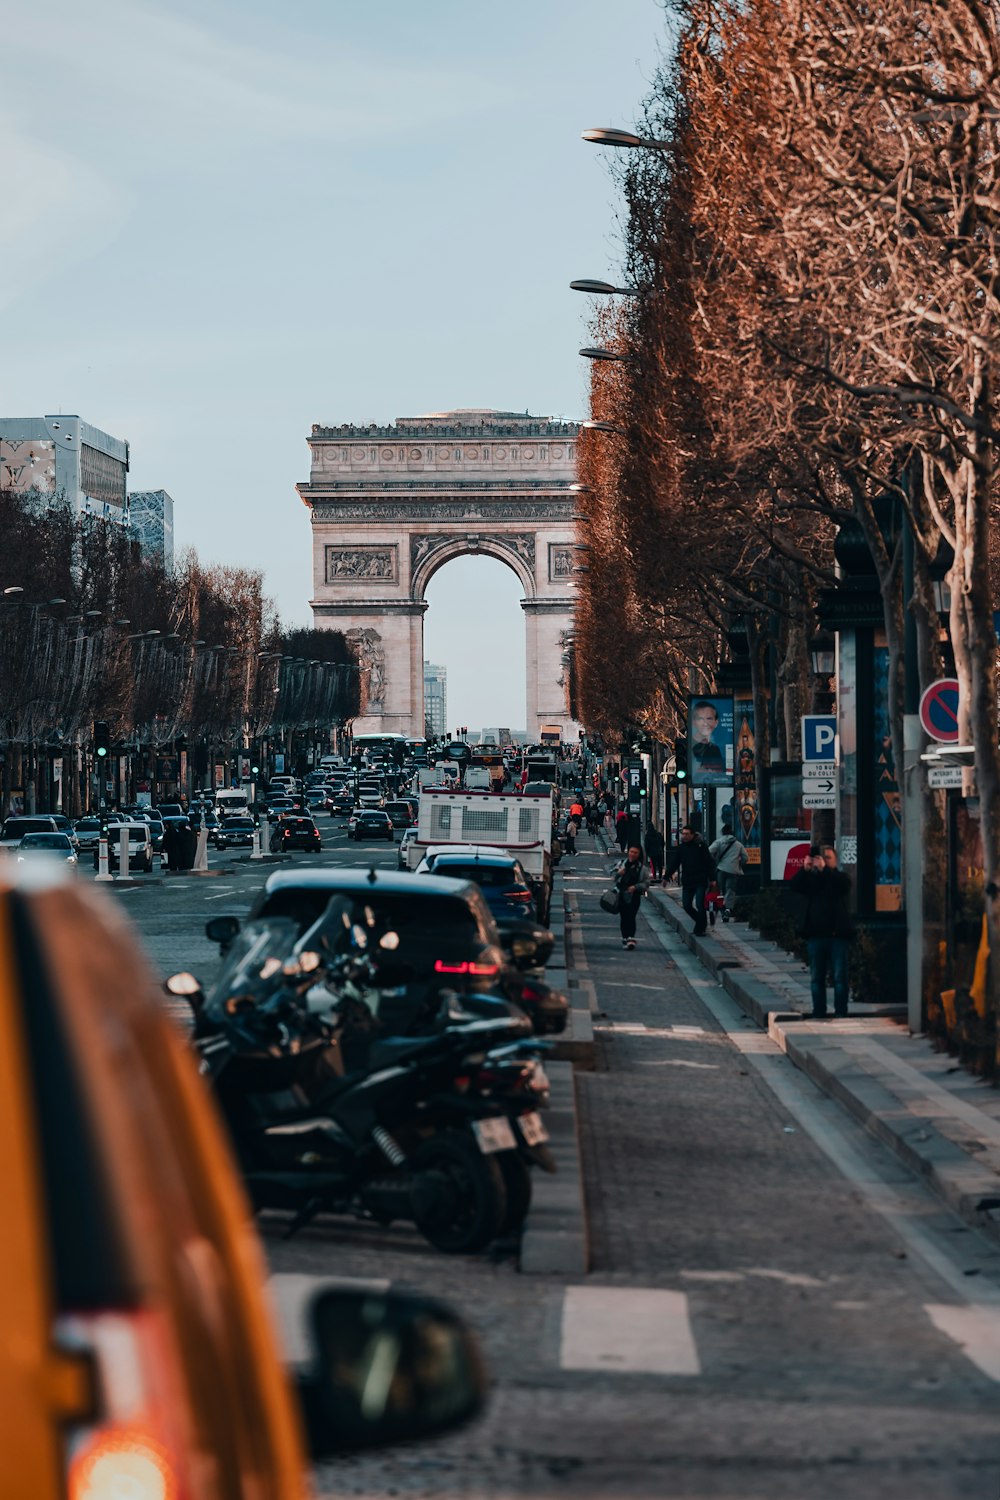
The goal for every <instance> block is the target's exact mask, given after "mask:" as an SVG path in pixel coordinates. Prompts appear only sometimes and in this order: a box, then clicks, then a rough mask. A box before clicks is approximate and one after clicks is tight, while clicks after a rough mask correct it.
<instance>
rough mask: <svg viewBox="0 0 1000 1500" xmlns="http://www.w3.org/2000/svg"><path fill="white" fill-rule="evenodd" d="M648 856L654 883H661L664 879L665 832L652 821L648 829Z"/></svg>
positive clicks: (646, 842) (646, 839)
mask: <svg viewBox="0 0 1000 1500" xmlns="http://www.w3.org/2000/svg"><path fill="white" fill-rule="evenodd" d="M645 845H646V858H647V859H648V860H649V868H650V871H651V873H652V876H653V883H654V885H659V883H660V881H661V880H662V879H663V853H664V844H663V834H662V833H661V832H660V830H659V829H658V828H657V826H656V824H655V823H650V825H649V827H648V828H647V829H646V838H645Z"/></svg>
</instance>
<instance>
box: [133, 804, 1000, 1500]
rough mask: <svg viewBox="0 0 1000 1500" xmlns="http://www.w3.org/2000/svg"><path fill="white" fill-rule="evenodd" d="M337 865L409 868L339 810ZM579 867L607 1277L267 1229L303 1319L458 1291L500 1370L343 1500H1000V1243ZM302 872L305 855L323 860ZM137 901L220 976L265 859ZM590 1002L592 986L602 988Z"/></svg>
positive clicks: (177, 963) (343, 1491) (583, 860)
mask: <svg viewBox="0 0 1000 1500" xmlns="http://www.w3.org/2000/svg"><path fill="white" fill-rule="evenodd" d="M321 826H322V827H323V829H324V835H325V837H324V844H325V847H324V853H323V855H322V856H321V858H322V860H323V861H324V862H327V861H329V862H332V863H336V864H345V863H363V862H365V861H367V860H369V859H370V860H371V861H372V862H374V863H375V864H376V865H378V866H385V865H391V864H393V863H394V861H395V849H393V850H392V851H390V850H389V849H388V847H387V846H385V845H382V844H372V845H361V846H358V845H354V844H348V843H347V840H346V836H345V833H344V831H343V830H342V829H340V828H338V827H337V826H336V825H332V826H331V825H330V824H329V823H328V822H327V821H326V820H324V821H323V824H322V825H321ZM580 845H581V849H582V851H583V852H582V853H581V855H580V857H579V858H578V859H577V860H576V861H574V862H572V865H571V867H570V868H569V869H568V870H567V871H566V873H565V878H564V882H563V884H564V893H565V899H566V901H567V903H568V905H569V909H570V912H571V915H572V922H571V931H572V932H573V933H574V942H573V949H572V959H573V967H572V968H571V970H570V978H571V981H572V982H573V983H574V985H575V987H577V988H578V989H580V990H581V992H584V993H589V994H592V995H593V996H594V1000H595V1005H596V1008H597V1009H598V1011H599V1014H598V1016H597V1023H596V1024H597V1035H598V1039H599V1053H600V1068H599V1071H597V1072H596V1073H591V1074H585V1075H578V1097H579V1110H580V1129H581V1138H582V1145H583V1154H584V1164H585V1177H586V1190H587V1206H588V1212H589V1218H590V1228H591V1239H592V1251H593V1268H592V1271H591V1274H590V1275H589V1276H588V1277H585V1278H584V1277H579V1278H575V1279H574V1281H573V1282H572V1283H567V1282H565V1281H563V1280H561V1279H559V1278H556V1277H527V1276H522V1275H520V1273H519V1272H518V1270H517V1266H516V1261H515V1259H514V1257H513V1255H512V1254H496V1255H494V1256H480V1257H457V1258H450V1257H445V1256H441V1255H437V1254H435V1253H434V1252H433V1251H431V1250H430V1249H429V1248H428V1247H427V1246H426V1245H425V1244H424V1242H423V1241H422V1240H421V1239H420V1238H419V1236H417V1235H416V1233H415V1232H414V1231H412V1230H410V1229H407V1228H394V1229H390V1230H387V1231H381V1230H379V1231H376V1230H374V1229H372V1228H370V1227H368V1226H365V1225H360V1224H357V1223H354V1222H351V1221H348V1220H343V1221H333V1220H329V1221H325V1222H323V1223H321V1224H317V1225H314V1226H312V1227H310V1228H309V1229H307V1230H305V1231H303V1232H302V1233H301V1234H300V1235H299V1236H298V1237H296V1238H295V1239H294V1240H291V1241H287V1240H284V1239H283V1238H281V1231H280V1226H278V1225H277V1224H274V1223H271V1224H268V1223H266V1222H265V1223H264V1225H263V1231H264V1236H265V1243H266V1246H267V1251H268V1255H269V1258H270V1262H271V1266H272V1270H273V1271H274V1272H275V1273H276V1279H275V1288H276V1291H277V1292H278V1294H279V1297H280V1298H281V1299H282V1300H284V1301H286V1302H288V1300H289V1299H292V1300H294V1298H295V1297H297V1296H299V1295H301V1293H302V1290H303V1288H304V1287H308V1286H309V1285H311V1278H314V1277H323V1276H330V1275H335V1276H348V1277H362V1278H371V1277H378V1278H385V1279H387V1280H389V1281H392V1282H396V1283H401V1284H406V1285H408V1286H412V1287H418V1288H421V1289H423V1290H425V1291H428V1292H433V1293H436V1294H440V1295H442V1296H444V1297H446V1298H447V1299H448V1300H449V1301H451V1302H452V1303H453V1304H455V1305H457V1306H458V1307H459V1308H460V1309H461V1310H462V1312H463V1313H464V1314H465V1316H466V1317H467V1318H468V1319H469V1321H470V1322H471V1323H472V1324H473V1325H474V1326H475V1327H476V1328H477V1330H478V1331H479V1334H480V1337H481V1339H482V1342H483V1345H484V1348H485V1351H486V1356H487V1360H488V1363H489V1366H490V1368H491V1371H492V1373H493V1378H494V1382H495V1384H494V1390H493V1394H492V1397H491V1401H490V1405H489V1409H488V1412H487V1414H486V1415H485V1417H484V1418H483V1419H482V1420H481V1421H480V1422H478V1423H477V1424H476V1425H475V1426H474V1427H472V1428H470V1429H469V1430H468V1431H467V1432H463V1433H459V1434H456V1435H454V1436H453V1437H451V1438H449V1439H447V1440H444V1441H441V1442H435V1443H432V1444H428V1445H426V1446H414V1447H411V1448H407V1449H400V1450H395V1451H389V1452H385V1453H381V1454H375V1455H367V1456H361V1457H358V1458H354V1459H350V1460H342V1461H340V1462H338V1463H336V1464H328V1465H324V1466H323V1467H322V1468H321V1469H320V1470H319V1471H318V1472H317V1475H316V1486H317V1490H318V1491H319V1493H321V1494H322V1495H324V1496H334V1495H363V1496H370V1497H373V1500H374V1497H379V1500H381V1497H388V1496H390V1495H400V1496H446V1497H453V1496H454V1497H457V1496H468V1497H487V1496H489V1497H501V1496H511V1497H513V1496H522V1497H538V1500H541V1497H550V1496H562V1495H578V1494H586V1495H600V1496H608V1497H610V1496H618V1495H634V1496H642V1497H654V1496H656V1497H671V1500H750V1497H761V1500H763V1497H767V1500H804V1497H806V1496H809V1497H819V1500H848V1497H850V1500H858V1497H864V1500H950V1497H956V1500H957V1497H961V1500H996V1496H997V1494H998V1493H1000V1422H998V1397H1000V1384H998V1383H1000V1269H998V1264H997V1261H998V1257H997V1254H996V1252H994V1251H993V1250H992V1248H991V1247H990V1246H989V1245H988V1244H986V1243H985V1242H983V1241H982V1240H980V1239H979V1237H978V1236H977V1235H976V1234H975V1233H974V1232H973V1231H971V1230H969V1229H968V1228H966V1227H965V1226H964V1225H962V1224H961V1223H960V1222H959V1221H958V1220H955V1219H953V1218H952V1217H951V1215H949V1214H948V1213H947V1211H945V1210H943V1209H942V1207H941V1205H940V1204H939V1202H938V1201H937V1200H936V1199H934V1198H932V1197H931V1196H930V1195H929V1194H927V1193H926V1191H925V1190H924V1188H923V1187H922V1185H921V1184H920V1183H919V1182H917V1181H915V1180H914V1179H913V1178H912V1177H911V1176H910V1175H909V1174H908V1173H907V1172H906V1171H905V1169H904V1168H903V1167H901V1166H900V1164H899V1163H898V1162H897V1161H895V1160H894V1159H891V1158H889V1157H888V1156H887V1155H886V1153H885V1152H884V1151H883V1150H882V1148H881V1147H879V1146H878V1145H877V1144H876V1143H875V1142H874V1141H872V1140H870V1139H869V1138H868V1137H866V1136H865V1135H864V1133H863V1132H862V1131H861V1130H860V1129H859V1128H858V1127H857V1126H856V1125H854V1124H853V1122H851V1121H850V1120H848V1119H847V1117H846V1116H844V1115H842V1114H841V1112H840V1110H839V1109H838V1107H837V1106H836V1105H835V1104H833V1103H832V1102H830V1101H829V1100H827V1099H826V1098H824V1097H823V1096H821V1095H820V1094H818V1093H817V1092H816V1091H815V1090H814V1089H813V1088H812V1086H811V1085H810V1084H809V1082H808V1080H806V1079H805V1078H803V1077H802V1075H800V1074H798V1073H796V1072H795V1070H794V1069H793V1068H792V1067H791V1066H790V1065H789V1064H788V1063H787V1061H786V1059H785V1058H784V1057H783V1056H782V1055H781V1054H780V1052H778V1050H777V1048H775V1047H774V1046H773V1044H772V1043H770V1042H769V1040H768V1039H767V1038H766V1037H765V1036H763V1035H762V1034H760V1033H759V1032H757V1031H756V1030H755V1029H754V1028H753V1027H752V1026H750V1025H749V1024H748V1023H747V1022H746V1021H745V1020H744V1019H743V1017H742V1016H741V1015H740V1014H739V1013H738V1012H737V1011H736V1010H735V1008H734V1007H733V1006H732V1004H731V1002H729V1001H728V998H727V997H726V996H725V995H723V994H722V992H721V991H719V990H718V988H717V987H716V986H714V985H712V984H711V983H710V982H709V981H708V980H706V979H705V977H704V975H703V974H702V972H701V971H700V970H699V969H697V967H696V966H694V965H693V963H692V962H691V961H690V959H689V957H688V955H687V954H686V951H685V950H683V949H682V948H681V946H680V945H679V944H677V943H676V942H675V940H673V939H672V938H671V936H670V935H669V934H668V933H667V932H666V930H665V928H664V927H663V924H662V923H660V922H659V921H658V920H657V919H655V918H652V917H650V918H649V919H646V918H643V919H642V920H641V921H640V928H639V936H640V943H639V947H638V949H637V950H636V951H635V952H633V953H623V952H622V951H621V947H620V943H619V939H618V934H617V924H616V920H615V919H614V918H610V917H607V916H605V915H604V914H603V913H601V912H600V911H599V909H598V906H597V897H598V894H599V892H600V890H601V888H602V882H603V881H604V880H605V879H606V861H604V860H603V858H602V857H601V856H599V855H598V854H597V853H596V852H595V851H593V849H592V845H591V841H590V840H589V839H587V838H582V839H581V841H580ZM293 858H295V859H302V860H303V861H305V860H306V856H304V855H295V856H293ZM212 866H213V870H218V872H219V873H217V874H214V873H213V874H212V875H210V876H209V877H207V878H202V879H192V878H176V879H173V880H170V879H166V880H164V881H163V882H161V883H159V884H153V883H152V882H150V883H149V884H148V885H147V886H145V887H138V888H137V889H136V890H134V891H120V892H119V893H118V899H120V900H121V902H122V904H123V905H124V906H125V907H126V909H127V910H128V911H129V912H130V913H131V915H132V916H133V918H134V919H135V921H136V922H137V923H138V925H139V927H140V929H141V932H142V934H143V936H144V938H145V940H146V943H147V947H148V948H149V949H150V951H151V953H152V955H153V958H154V960H155V962H156V963H157V965H158V966H159V968H160V969H161V970H162V971H163V972H164V973H167V972H170V971H172V970H175V969H179V968H191V969H193V970H194V971H195V972H196V973H198V974H200V975H201V976H202V977H204V978H210V977H211V973H212V971H213V968H214V965H215V963H216V962H217V955H216V953H215V950H214V948H213V946H212V945H211V944H209V943H208V942H207V940H206V939H205V938H204V936H203V935H202V928H203V924H204V921H205V919H206V917H207V916H210V915H212V914H214V913H219V912H228V911H232V912H234V913H236V914H238V915H242V914H243V913H245V911H246V909H247V907H248V905H249V903H250V901H251V899H252V896H253V893H254V892H255V890H256V889H257V888H258V886H259V884H260V882H261V880H262V879H263V874H264V872H266V869H267V868H268V867H266V866H265V867H263V870H262V867H261V866H259V865H252V864H250V863H249V862H247V861H246V860H245V859H243V860H238V859H234V858H232V857H230V858H229V859H226V860H225V861H223V860H221V859H220V858H219V857H218V856H213V859H212ZM591 986H592V987H593V988H592V989H591V988H590V987H591Z"/></svg>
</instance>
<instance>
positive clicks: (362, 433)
mask: <svg viewBox="0 0 1000 1500" xmlns="http://www.w3.org/2000/svg"><path fill="white" fill-rule="evenodd" d="M464 415H465V413H464V412H442V413H440V415H432V416H426V417H397V418H396V421H395V422H392V423H387V424H384V425H383V424H380V423H377V422H373V423H371V425H369V426H362V425H359V424H357V423H354V422H344V423H342V424H341V425H340V426H338V427H324V426H322V424H320V423H318V422H315V423H313V427H312V431H311V433H310V436H309V441H310V442H313V441H317V442H344V441H350V440H351V439H356V440H360V441H367V440H369V439H372V438H376V439H379V440H382V441H385V440H392V439H393V438H395V439H396V440H397V441H399V440H405V441H407V442H412V441H413V440H414V439H415V438H420V439H422V440H423V441H426V442H433V441H434V440H435V439H440V440H442V441H445V440H449V441H450V440H451V439H453V438H476V439H478V440H479V441H480V442H482V441H483V440H484V439H487V438H501V437H502V438H527V437H536V438H537V437H552V438H557V437H561V438H570V437H577V436H578V435H579V432H580V424H579V422H558V421H556V422H554V421H552V420H551V418H549V417H534V416H530V415H529V414H528V413H527V412H526V413H524V414H523V415H522V414H521V413H519V412H507V411H501V412H482V413H479V412H474V413H473V412H470V413H469V415H470V416H480V415H481V416H483V417H487V418H495V419H496V420H492V421H491V420H487V421H481V422H463V421H453V422H450V421H448V420H447V418H449V417H456V418H461V417H463V416H464Z"/></svg>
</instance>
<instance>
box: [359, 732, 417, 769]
mask: <svg viewBox="0 0 1000 1500" xmlns="http://www.w3.org/2000/svg"><path fill="white" fill-rule="evenodd" d="M351 752H352V753H351V764H352V765H354V766H359V765H360V764H361V758H362V756H365V757H366V758H367V759H368V761H370V762H372V763H374V762H375V761H382V762H388V763H389V764H390V765H394V766H401V765H402V764H403V761H404V760H405V759H406V735H405V734H356V735H354V737H353V739H352V740H351Z"/></svg>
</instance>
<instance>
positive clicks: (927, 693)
mask: <svg viewBox="0 0 1000 1500" xmlns="http://www.w3.org/2000/svg"><path fill="white" fill-rule="evenodd" d="M920 722H921V724H922V725H923V726H924V729H925V730H926V731H927V733H928V734H929V735H930V737H931V739H932V740H937V741H938V742H939V743H940V744H942V745H948V744H952V745H953V744H955V743H956V742H957V740H958V679H957V678H956V677H942V678H941V679H940V680H939V681H938V682H932V683H931V685H930V687H929V688H925V689H924V691H923V693H922V694H921V697H920Z"/></svg>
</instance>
